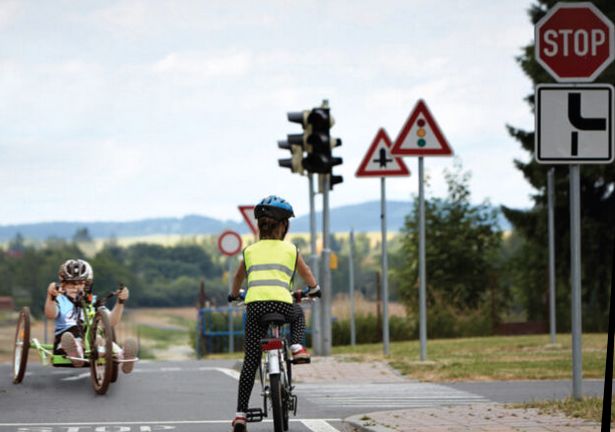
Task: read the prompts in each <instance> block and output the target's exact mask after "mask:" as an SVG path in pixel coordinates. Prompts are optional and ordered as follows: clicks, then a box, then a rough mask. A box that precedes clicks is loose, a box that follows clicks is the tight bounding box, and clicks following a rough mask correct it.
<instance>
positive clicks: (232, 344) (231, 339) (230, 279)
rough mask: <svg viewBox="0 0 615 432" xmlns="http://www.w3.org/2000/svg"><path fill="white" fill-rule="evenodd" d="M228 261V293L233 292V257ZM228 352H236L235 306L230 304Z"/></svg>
mask: <svg viewBox="0 0 615 432" xmlns="http://www.w3.org/2000/svg"><path fill="white" fill-rule="evenodd" d="M227 261H228V292H232V290H233V276H232V273H233V257H232V256H229V257H228V258H227ZM228 332H229V334H228V352H235V340H234V337H233V305H232V304H231V303H229V304H228Z"/></svg>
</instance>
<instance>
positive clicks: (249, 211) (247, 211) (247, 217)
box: [238, 205, 258, 235]
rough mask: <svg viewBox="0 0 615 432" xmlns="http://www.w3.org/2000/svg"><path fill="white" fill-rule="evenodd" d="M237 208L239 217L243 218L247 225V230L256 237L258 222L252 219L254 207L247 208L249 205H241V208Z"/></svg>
mask: <svg viewBox="0 0 615 432" xmlns="http://www.w3.org/2000/svg"><path fill="white" fill-rule="evenodd" d="M238 208H239V212H240V213H241V216H243V220H244V221H246V224H247V225H248V228H250V231H252V234H254V235H257V234H258V222H257V221H256V218H255V217H254V206H249V205H243V206H241V205H240V206H238Z"/></svg>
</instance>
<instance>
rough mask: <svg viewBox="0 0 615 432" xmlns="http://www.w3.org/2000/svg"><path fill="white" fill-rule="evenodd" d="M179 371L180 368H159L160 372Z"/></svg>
mask: <svg viewBox="0 0 615 432" xmlns="http://www.w3.org/2000/svg"><path fill="white" fill-rule="evenodd" d="M180 370H182V368H180V367H176V366H173V367H161V368H160V372H177V371H180Z"/></svg>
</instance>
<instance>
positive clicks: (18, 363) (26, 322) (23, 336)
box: [13, 306, 30, 384]
mask: <svg viewBox="0 0 615 432" xmlns="http://www.w3.org/2000/svg"><path fill="white" fill-rule="evenodd" d="M29 351H30V308H28V307H27V306H25V307H24V308H23V309H22V310H21V312H19V319H18V320H17V328H16V329H15V343H14V345H13V384H19V383H20V382H21V381H22V380H23V377H24V375H25V374H26V365H27V364H28V352H29Z"/></svg>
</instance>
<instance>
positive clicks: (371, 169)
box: [355, 129, 410, 177]
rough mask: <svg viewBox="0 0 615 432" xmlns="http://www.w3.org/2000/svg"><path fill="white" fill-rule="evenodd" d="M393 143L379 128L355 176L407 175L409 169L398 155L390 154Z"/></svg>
mask: <svg viewBox="0 0 615 432" xmlns="http://www.w3.org/2000/svg"><path fill="white" fill-rule="evenodd" d="M392 145H393V143H392V142H391V139H390V138H389V136H388V135H387V133H386V132H385V131H384V129H380V130H379V131H378V133H377V134H376V137H375V138H374V140H373V141H372V144H371V145H370V147H369V150H367V153H366V154H365V157H364V158H363V161H362V162H361V165H359V169H357V172H356V174H355V175H356V176H357V177H389V176H408V175H410V171H409V170H408V167H406V164H404V161H403V159H402V158H400V157H395V156H393V155H391V146H392Z"/></svg>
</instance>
